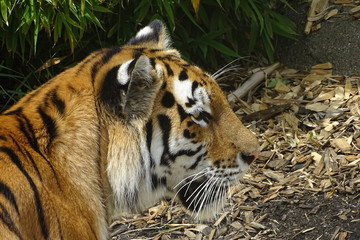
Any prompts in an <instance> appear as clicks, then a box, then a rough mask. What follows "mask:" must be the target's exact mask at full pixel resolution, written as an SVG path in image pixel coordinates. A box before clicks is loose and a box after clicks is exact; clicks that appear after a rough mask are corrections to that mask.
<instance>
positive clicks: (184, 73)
mask: <svg viewBox="0 0 360 240" xmlns="http://www.w3.org/2000/svg"><path fill="white" fill-rule="evenodd" d="M186 79H189V77H188V75H187V73H186V70H185V69H183V70H182V71H181V72H180V75H179V80H180V81H184V80H186Z"/></svg>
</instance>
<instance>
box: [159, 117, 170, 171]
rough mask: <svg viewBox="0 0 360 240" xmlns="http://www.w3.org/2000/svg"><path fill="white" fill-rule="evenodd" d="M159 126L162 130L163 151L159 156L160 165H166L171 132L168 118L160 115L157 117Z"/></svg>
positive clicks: (168, 156) (168, 157)
mask: <svg viewBox="0 0 360 240" xmlns="http://www.w3.org/2000/svg"><path fill="white" fill-rule="evenodd" d="M158 120H159V125H160V128H161V130H162V140H163V145H164V151H163V154H162V155H161V161H160V163H161V165H168V164H169V162H168V160H169V159H170V154H169V138H170V131H171V120H170V118H169V117H168V116H166V115H163V114H160V115H159V116H158Z"/></svg>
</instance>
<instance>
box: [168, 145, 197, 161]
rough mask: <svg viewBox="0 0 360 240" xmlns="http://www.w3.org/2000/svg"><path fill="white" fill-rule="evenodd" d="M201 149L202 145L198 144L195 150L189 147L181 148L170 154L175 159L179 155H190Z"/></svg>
mask: <svg viewBox="0 0 360 240" xmlns="http://www.w3.org/2000/svg"><path fill="white" fill-rule="evenodd" d="M201 149H202V146H199V147H198V148H197V149H195V150H191V149H181V150H180V151H178V152H177V153H176V154H174V155H173V156H172V159H173V160H175V159H176V158H177V157H179V156H183V155H186V156H188V157H192V156H194V155H195V154H197V153H198V152H200V150H201Z"/></svg>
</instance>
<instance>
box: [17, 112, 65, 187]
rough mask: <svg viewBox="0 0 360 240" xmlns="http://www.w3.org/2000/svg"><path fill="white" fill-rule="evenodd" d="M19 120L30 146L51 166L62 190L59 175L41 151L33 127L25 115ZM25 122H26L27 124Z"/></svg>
mask: <svg viewBox="0 0 360 240" xmlns="http://www.w3.org/2000/svg"><path fill="white" fill-rule="evenodd" d="M17 120H18V122H19V128H20V130H21V131H22V132H23V134H24V135H25V137H26V139H27V140H28V142H29V144H30V146H31V147H32V149H34V151H35V152H37V153H38V154H39V155H40V156H41V157H42V158H43V159H44V160H45V161H46V162H47V164H48V165H49V167H50V168H51V170H52V172H53V174H54V177H55V179H56V183H57V185H58V187H59V189H61V186H60V183H59V179H58V176H57V174H56V172H55V170H54V167H53V166H52V164H51V163H50V162H49V160H48V159H47V158H46V157H45V156H44V154H43V153H42V152H41V151H40V148H39V145H38V142H37V140H36V137H35V131H34V129H33V127H32V125H31V123H30V121H29V119H28V118H27V117H26V116H25V115H24V114H21V115H20V116H19V118H18V119H17ZM23 120H25V122H24V121H23ZM14 142H15V140H14Z"/></svg>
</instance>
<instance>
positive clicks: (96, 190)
mask: <svg viewBox="0 0 360 240" xmlns="http://www.w3.org/2000/svg"><path fill="white" fill-rule="evenodd" d="M258 149H259V146H258V142H257V140H256V138H255V136H254V135H253V134H252V133H251V132H250V131H249V130H248V129H247V128H246V127H244V126H243V125H242V123H241V122H240V120H239V119H238V118H237V116H236V115H235V114H234V113H233V112H232V110H231V108H230V106H229V104H228V102H227V100H226V98H225V97H224V94H223V93H222V91H221V89H220V88H219V86H218V85H217V83H216V82H215V80H214V79H212V78H211V76H210V75H209V74H208V73H206V72H204V71H203V70H201V69H200V68H198V67H197V66H195V65H192V64H189V63H187V62H186V61H184V60H183V59H182V58H181V57H180V54H179V53H178V51H176V50H175V49H172V48H171V47H170V40H169V38H168V36H167V34H166V29H165V27H164V25H163V24H162V23H161V22H160V21H158V20H155V21H153V22H152V23H150V24H149V25H148V26H146V27H144V28H143V29H141V30H140V31H139V32H138V33H137V34H136V35H135V36H134V37H133V38H132V39H130V41H129V42H128V43H127V44H125V45H124V46H121V47H113V48H109V49H103V50H100V51H97V52H94V53H92V54H90V55H89V56H88V57H87V58H85V59H84V60H83V61H82V62H80V63H79V64H77V65H76V66H75V67H73V68H70V69H68V70H66V71H64V72H63V73H61V74H59V75H58V76H56V77H54V78H53V79H51V80H49V81H48V82H47V83H45V84H43V85H42V86H40V87H39V88H38V89H36V90H34V91H32V92H30V93H29V94H27V95H26V96H24V97H23V98H22V99H21V100H20V101H19V102H18V103H17V104H15V105H14V106H12V107H11V108H10V109H8V110H6V111H5V112H3V113H1V115H0V239H10V240H12V239H101V240H104V239H107V238H108V237H109V231H108V226H109V223H110V222H111V221H112V220H114V219H115V218H117V217H119V216H121V215H124V214H126V213H129V212H139V211H143V210H145V209H146V208H148V207H150V206H151V205H152V204H154V203H156V202H157V201H159V199H161V198H164V197H171V198H177V199H179V201H180V202H181V203H182V204H183V205H184V208H185V209H187V210H188V211H189V212H190V213H192V214H193V215H194V217H195V218H198V219H205V220H206V219H211V218H212V217H214V216H215V215H214V214H216V212H218V211H220V210H221V208H222V206H223V202H224V198H225V196H226V192H227V189H228V188H229V187H230V186H232V185H233V184H235V183H236V182H237V181H238V179H239V177H240V176H241V175H242V174H243V173H244V172H246V170H247V169H248V166H249V164H250V163H251V162H252V161H253V160H254V159H255V157H256V155H257V151H258Z"/></svg>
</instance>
